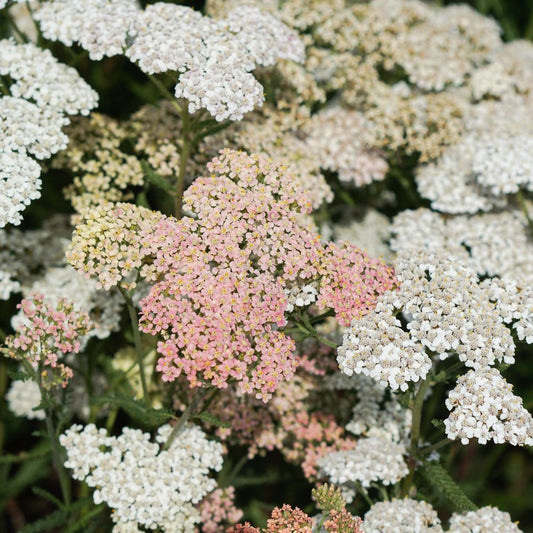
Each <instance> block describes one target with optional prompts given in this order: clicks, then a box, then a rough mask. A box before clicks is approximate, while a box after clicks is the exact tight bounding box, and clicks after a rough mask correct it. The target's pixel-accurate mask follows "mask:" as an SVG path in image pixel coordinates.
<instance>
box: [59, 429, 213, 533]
mask: <svg viewBox="0 0 533 533" xmlns="http://www.w3.org/2000/svg"><path fill="white" fill-rule="evenodd" d="M171 431H172V428H171V427H170V426H169V425H165V426H162V427H160V428H159V429H158V431H157V436H156V439H155V440H156V442H151V440H150V435H149V434H148V433H143V432H142V431H140V430H138V429H130V428H127V427H126V428H124V430H123V432H122V434H121V435H120V436H118V437H112V436H108V435H107V433H106V431H105V430H104V429H97V428H96V426H95V425H94V424H89V425H87V426H85V427H82V426H81V425H75V426H72V427H71V428H70V429H68V430H67V431H66V432H65V433H64V434H63V435H61V436H60V442H61V445H62V446H64V447H65V448H66V451H67V461H66V462H65V466H66V467H67V468H71V469H72V470H73V477H74V479H77V480H80V481H85V482H86V483H87V484H88V485H89V486H90V487H94V488H95V489H96V490H95V491H94V494H93V498H94V502H95V503H96V504H97V505H98V504H100V503H102V502H105V503H106V504H107V505H108V506H109V507H111V508H112V509H113V510H114V512H113V514H112V518H113V521H114V522H115V523H116V524H118V525H119V527H118V528H117V531H124V530H126V531H127V530H128V529H124V528H126V526H135V524H139V525H140V526H143V527H146V528H148V529H155V528H158V527H159V528H162V529H164V530H165V531H173V532H176V533H181V532H187V533H189V532H190V533H192V532H193V531H194V524H197V523H198V522H199V520H200V515H199V512H198V511H197V510H196V509H195V508H194V504H197V503H198V502H199V501H200V500H202V498H203V497H204V496H205V495H206V494H207V493H209V492H211V491H212V490H213V489H214V488H215V487H216V482H215V480H214V479H212V478H210V477H208V474H209V471H210V470H217V471H218V470H220V469H221V468H222V446H221V445H220V444H219V443H217V442H213V441H209V440H207V439H206V437H205V434H204V433H203V431H202V430H201V429H199V428H198V427H196V426H193V425H187V426H185V428H184V429H183V430H182V431H181V433H180V434H179V435H178V437H177V438H176V439H175V441H174V442H173V443H172V445H171V446H170V448H169V449H168V450H163V449H162V445H163V444H164V443H165V441H166V440H167V438H168V437H169V435H170V433H171Z"/></svg>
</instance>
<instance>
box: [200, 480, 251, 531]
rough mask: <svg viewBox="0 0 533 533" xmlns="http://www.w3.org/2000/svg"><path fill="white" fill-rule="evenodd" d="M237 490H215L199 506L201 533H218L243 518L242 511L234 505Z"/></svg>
mask: <svg viewBox="0 0 533 533" xmlns="http://www.w3.org/2000/svg"><path fill="white" fill-rule="evenodd" d="M234 499H235V489H234V488H233V487H226V488H224V489H215V490H214V491H213V492H211V493H209V494H208V495H207V496H206V497H205V498H204V499H203V500H202V501H201V502H200V504H199V510H200V516H201V519H200V521H201V523H202V527H201V529H200V530H197V532H198V531H201V533H218V532H219V531H222V528H223V527H224V525H230V524H235V522H237V521H238V520H240V519H241V518H242V514H243V513H242V511H241V510H240V509H237V507H235V504H234Z"/></svg>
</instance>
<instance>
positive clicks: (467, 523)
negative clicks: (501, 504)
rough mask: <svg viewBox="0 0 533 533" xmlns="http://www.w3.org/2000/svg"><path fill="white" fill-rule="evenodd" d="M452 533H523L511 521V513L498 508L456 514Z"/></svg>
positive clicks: (484, 508) (453, 517)
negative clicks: (486, 532) (491, 532)
mask: <svg viewBox="0 0 533 533" xmlns="http://www.w3.org/2000/svg"><path fill="white" fill-rule="evenodd" d="M448 531H449V532H450V533H474V532H478V531H479V532H482V531H501V532H505V533H522V530H521V529H519V527H518V525H517V522H513V521H512V520H511V516H510V515H509V513H505V512H503V511H500V510H499V509H497V508H496V507H490V506H488V507H481V508H480V509H478V510H477V511H470V512H468V513H464V514H458V513H454V514H453V515H452V516H451V518H450V528H449V530H448Z"/></svg>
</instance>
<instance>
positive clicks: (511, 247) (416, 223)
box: [390, 208, 533, 284]
mask: <svg viewBox="0 0 533 533" xmlns="http://www.w3.org/2000/svg"><path fill="white" fill-rule="evenodd" d="M390 230H391V233H392V237H391V241H390V246H391V248H392V249H393V250H395V251H396V252H408V251H410V250H413V251H416V250H417V249H425V250H428V251H432V252H438V251H440V252H444V251H446V252H447V253H448V254H449V255H450V256H453V257H456V258H457V259H459V260H460V261H461V262H465V263H466V264H467V265H468V266H469V267H470V268H472V269H473V270H474V271H475V272H476V273H477V274H478V275H480V276H500V277H502V278H506V279H515V280H520V281H522V282H523V283H524V284H531V283H533V247H532V246H531V243H530V236H529V227H528V223H527V220H526V218H525V217H524V215H523V213H521V212H520V211H518V210H509V211H502V212H500V213H481V214H478V215H474V216H468V215H458V216H454V217H449V216H446V217H445V216H443V215H440V214H439V213H435V212H433V211H430V210H429V209H425V208H420V209H417V210H415V211H410V210H406V211H402V212H401V213H400V214H398V215H397V216H396V217H395V219H394V221H393V223H392V225H391V228H390Z"/></svg>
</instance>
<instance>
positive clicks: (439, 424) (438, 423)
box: [431, 418, 445, 431]
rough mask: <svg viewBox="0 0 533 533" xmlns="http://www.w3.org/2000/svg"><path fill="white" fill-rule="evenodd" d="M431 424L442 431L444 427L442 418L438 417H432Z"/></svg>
mask: <svg viewBox="0 0 533 533" xmlns="http://www.w3.org/2000/svg"><path fill="white" fill-rule="evenodd" d="M431 425H432V426H433V427H434V428H437V429H440V430H442V431H444V429H445V426H444V422H443V421H442V420H439V419H438V418H434V419H433V420H432V421H431Z"/></svg>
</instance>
